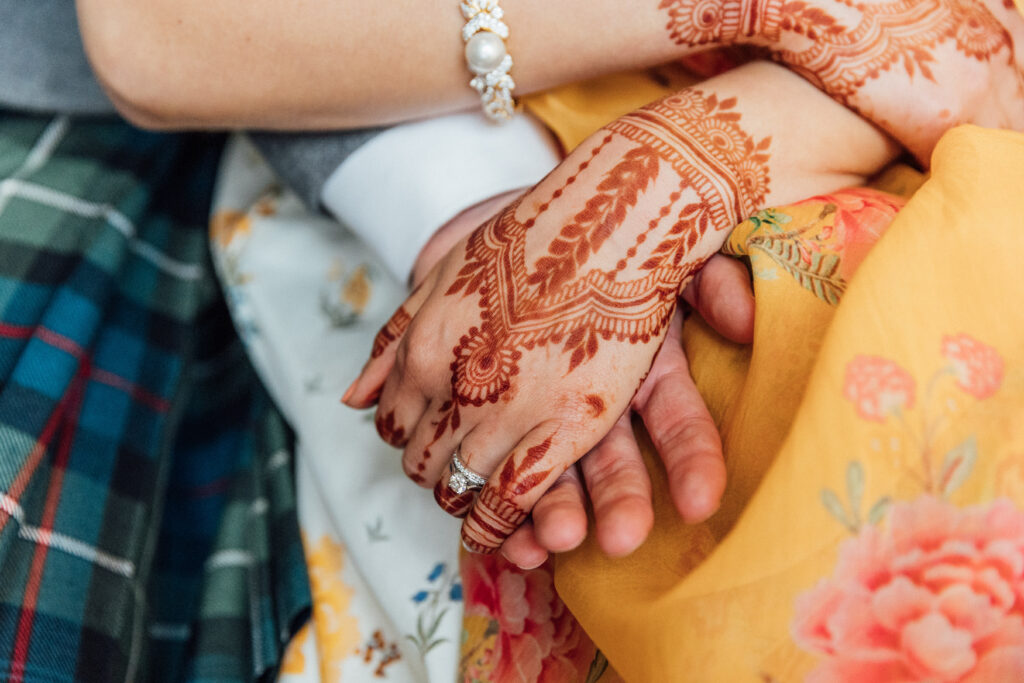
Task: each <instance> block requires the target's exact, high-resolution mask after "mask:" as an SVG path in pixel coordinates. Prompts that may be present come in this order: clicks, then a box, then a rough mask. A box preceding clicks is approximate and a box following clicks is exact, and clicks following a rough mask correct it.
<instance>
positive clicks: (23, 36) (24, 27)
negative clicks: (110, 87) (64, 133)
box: [0, 0, 131, 114]
mask: <svg viewBox="0 0 1024 683" xmlns="http://www.w3.org/2000/svg"><path fill="white" fill-rule="evenodd" d="M125 58H126V59H130V58H131V56H130V55H125ZM0 106H3V107H6V108H8V109H17V110H21V111H32V112H57V111H59V112H62V113H65V114H110V113H112V112H113V111H114V107H113V105H111V104H110V100H108V99H107V96H106V95H104V94H103V91H102V90H101V89H100V86H99V84H98V83H97V82H96V79H95V77H94V76H93V74H92V69H90V68H89V63H88V62H87V61H86V59H85V52H84V51H83V49H82V40H81V39H80V38H79V37H78V16H77V15H76V14H75V3H74V1H73V0H0Z"/></svg>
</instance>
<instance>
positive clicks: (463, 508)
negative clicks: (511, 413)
mask: <svg viewBox="0 0 1024 683" xmlns="http://www.w3.org/2000/svg"><path fill="white" fill-rule="evenodd" d="M514 427H515V419H514V418H510V419H507V420H503V421H501V422H499V423H493V422H492V423H488V424H480V425H476V426H475V427H473V428H472V429H471V430H469V431H468V432H466V434H465V436H463V437H462V439H461V440H460V441H459V442H457V443H453V445H452V446H451V452H452V454H454V453H455V451H456V449H457V450H458V453H459V460H460V461H461V462H462V464H463V466H464V467H466V468H467V469H469V470H470V471H471V472H474V473H475V474H478V475H480V476H482V477H484V478H485V479H486V478H488V477H489V476H490V475H491V473H493V472H494V470H495V468H496V467H497V466H498V464H499V463H500V462H501V461H502V460H503V459H504V457H505V455H506V454H507V453H508V452H509V451H510V450H512V448H513V447H514V446H515V445H516V442H517V441H518V434H521V433H522V431H512V429H514ZM443 465H447V467H444V469H443V470H441V471H440V473H439V475H438V479H437V485H436V486H435V487H434V500H436V501H437V504H438V505H439V506H441V509H442V510H444V511H445V512H447V513H448V514H450V515H453V516H455V517H465V515H466V513H467V512H469V507H470V505H472V502H473V496H472V495H469V496H468V498H467V496H466V494H460V493H458V492H456V491H454V490H452V489H451V488H450V487H449V482H450V480H451V478H452V471H451V459H450V458H449V459H448V460H447V461H446V462H444V463H441V462H435V463H434V465H433V466H430V467H426V468H424V469H423V470H420V472H421V473H422V474H423V475H424V476H431V475H432V473H433V471H434V470H433V467H436V466H443Z"/></svg>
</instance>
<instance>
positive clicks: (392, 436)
mask: <svg viewBox="0 0 1024 683" xmlns="http://www.w3.org/2000/svg"><path fill="white" fill-rule="evenodd" d="M374 424H375V425H376V427H377V433H378V434H379V435H380V438H381V439H383V440H384V442H385V443H387V444H388V445H391V446H394V447H395V448H402V447H403V446H405V444H406V443H407V442H408V441H409V435H408V434H406V433H405V427H402V426H400V425H397V424H395V411H393V410H392V411H391V412H389V413H388V414H387V415H381V414H380V412H379V411H378V412H377V415H376V417H375V418H374Z"/></svg>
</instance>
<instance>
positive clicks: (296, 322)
mask: <svg viewBox="0 0 1024 683" xmlns="http://www.w3.org/2000/svg"><path fill="white" fill-rule="evenodd" d="M211 242H212V245H213V256H214V262H215V264H216V267H217V271H218V274H219V276H220V278H221V282H222V285H223V287H224V291H225V294H226V298H227V300H228V305H229V308H230V309H231V313H232V316H233V317H234V320H235V324H236V327H237V328H238V330H239V333H240V334H241V336H242V338H243V340H244V342H245V345H246V347H247V349H248V352H249V354H250V356H251V358H252V360H253V362H254V364H255V365H256V369H257V371H258V372H259V373H260V375H261V377H262V378H263V380H264V382H265V383H266V385H267V386H268V388H269V390H270V392H271V393H272V395H273V396H274V398H275V399H276V401H277V402H278V404H279V406H280V408H281V410H282V411H283V413H284V414H285V416H286V417H287V419H288V420H289V422H290V424H291V425H292V427H293V429H294V430H295V433H296V437H297V444H296V451H297V454H298V456H297V462H296V469H297V472H296V479H297V486H298V501H299V521H300V525H301V527H302V533H303V537H304V542H305V545H306V556H307V562H308V564H309V571H310V580H311V585H312V589H313V594H314V602H315V608H314V614H313V618H312V619H311V621H310V623H309V625H307V626H306V627H305V628H304V629H303V631H302V632H301V633H300V634H299V636H298V638H297V639H296V640H295V642H293V644H292V646H291V648H290V650H289V653H288V656H287V657H286V661H285V663H284V666H283V668H282V671H281V674H280V680H282V681H285V682H286V683H300V682H303V681H321V680H322V681H339V680H344V681H354V682H359V681H370V680H373V681H379V680H389V681H399V682H403V681H412V682H420V681H424V682H427V681H445V682H448V681H452V680H453V679H454V677H455V675H456V673H455V672H456V668H457V659H458V653H459V640H460V637H461V633H462V586H461V585H460V583H459V581H460V580H459V575H458V538H459V537H458V520H455V519H452V518H449V517H448V516H446V515H445V514H444V513H442V512H441V511H440V510H439V509H438V508H437V506H436V504H435V503H434V500H433V496H432V494H431V492H430V491H428V490H425V489H418V488H416V487H415V486H413V485H411V484H410V482H409V480H408V479H407V478H406V477H405V475H404V474H403V473H402V470H401V464H400V453H399V452H398V451H397V450H395V449H393V448H391V447H389V446H387V445H385V444H384V443H383V442H382V441H381V440H380V438H379V437H378V436H377V433H376V430H375V428H374V424H373V419H372V418H373V414H372V411H366V412H357V411H353V410H351V409H348V408H346V407H345V406H343V405H342V404H341V403H340V397H341V395H342V393H343V391H344V389H345V388H346V386H347V385H348V383H349V382H350V381H351V380H352V379H354V378H355V376H356V375H357V374H358V372H359V369H360V368H361V366H362V364H363V362H364V361H365V359H366V358H367V357H368V353H369V350H370V347H371V344H372V341H373V337H374V335H375V334H376V332H377V330H378V329H379V328H380V327H381V325H383V323H384V322H385V320H386V319H387V317H388V316H389V315H390V313H391V312H392V311H393V310H394V308H396V307H397V305H398V304H399V303H401V301H402V300H403V299H404V296H405V294H404V292H405V290H404V287H403V286H402V285H401V284H400V283H398V282H396V281H395V280H394V278H392V277H391V276H390V275H388V274H387V271H386V270H385V268H384V267H383V266H382V265H381V264H380V262H379V260H378V259H377V258H376V257H375V256H374V255H373V254H371V253H370V252H369V250H368V249H367V248H366V247H365V246H364V245H363V244H362V243H361V242H360V241H359V240H358V239H356V238H355V237H354V236H353V235H352V234H351V233H350V232H349V231H347V230H346V229H345V228H344V227H343V226H341V225H340V224H338V223H336V222H334V221H331V220H329V219H327V218H324V217H322V216H318V215H313V214H311V213H310V212H309V211H307V210H306V209H305V208H304V206H303V205H302V204H301V202H300V201H299V199H298V198H297V197H296V196H295V195H293V194H292V193H291V192H289V191H287V190H285V189H283V188H282V187H281V186H280V185H279V183H278V182H277V180H276V178H275V176H274V174H273V172H272V171H271V170H270V168H269V167H268V166H267V165H266V163H265V162H264V161H263V160H262V158H261V157H260V156H259V154H258V152H257V151H256V150H255V148H254V147H253V146H252V145H251V144H250V143H249V142H248V141H247V140H246V139H245V138H244V137H242V136H236V137H234V138H233V139H232V140H231V142H230V144H229V145H228V148H227V150H226V153H225V156H224V160H223V162H222V167H221V172H220V176H219V180H218V186H217V191H216V195H215V200H214V213H213V218H212V225H211Z"/></svg>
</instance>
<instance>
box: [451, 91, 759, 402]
mask: <svg viewBox="0 0 1024 683" xmlns="http://www.w3.org/2000/svg"><path fill="white" fill-rule="evenodd" d="M735 105H736V100H735V99H728V100H724V101H721V102H720V101H719V100H718V99H717V97H716V96H715V95H710V96H707V97H705V96H704V95H703V94H702V93H700V92H699V91H696V90H687V91H683V92H682V93H680V94H678V95H675V96H673V97H670V98H667V99H665V100H662V101H661V102H658V103H656V104H654V105H651V106H649V107H647V108H645V109H642V110H640V111H638V112H636V113H634V114H631V115H629V116H626V117H623V118H622V119H619V120H618V121H616V122H614V123H612V124H610V125H609V126H608V127H607V128H606V131H608V132H607V135H606V136H605V138H604V140H603V141H602V142H601V144H600V145H599V146H598V147H597V149H596V150H595V153H594V154H593V155H592V157H591V158H593V157H596V156H597V154H598V153H599V152H600V150H601V148H602V147H604V146H605V145H606V144H608V143H609V142H610V141H611V139H612V138H613V136H615V135H620V136H622V137H624V138H626V139H628V140H631V141H633V142H635V143H637V146H636V147H634V148H633V149H631V150H629V151H628V152H627V153H626V154H625V156H624V157H623V159H622V161H620V162H619V163H618V164H616V165H615V166H614V167H613V168H612V170H610V171H609V172H608V173H607V174H605V176H604V178H603V179H602V180H601V182H600V183H599V184H598V186H597V191H598V193H597V194H596V195H595V196H594V197H592V198H591V199H590V200H589V201H588V202H587V204H586V206H585V208H584V209H583V210H582V211H580V212H579V213H577V214H576V215H575V216H574V219H573V221H571V222H570V223H568V224H567V225H565V226H564V227H563V228H562V229H561V231H560V232H559V234H558V235H557V236H556V237H555V239H554V240H552V241H551V243H550V244H549V246H548V249H547V252H548V253H547V254H546V255H544V256H542V257H541V258H539V259H537V261H536V263H535V264H534V266H533V269H532V270H528V269H527V267H526V262H525V261H526V259H525V255H524V251H525V243H526V234H527V232H528V231H529V230H530V229H531V228H532V227H533V226H534V224H535V223H536V221H537V219H538V218H539V217H540V216H541V214H543V213H545V212H546V211H547V210H548V209H549V207H550V202H546V203H544V204H541V205H540V207H539V208H538V210H537V213H536V214H535V215H533V216H531V217H530V218H528V219H526V220H525V221H521V220H519V219H517V218H516V215H517V212H518V209H519V203H518V202H517V203H516V204H513V205H512V206H510V207H509V208H508V209H506V210H505V211H504V212H502V213H501V214H499V215H498V216H497V217H496V218H494V219H493V220H492V221H491V222H490V223H489V224H487V225H486V226H485V227H484V229H482V230H479V231H477V232H476V233H474V234H473V236H472V237H471V238H470V240H469V243H468V244H467V246H466V264H465V265H464V266H463V268H462V269H461V270H460V271H459V274H458V277H457V278H456V280H455V281H454V282H453V283H452V285H451V286H450V287H449V288H448V290H447V292H446V294H447V295H449V296H452V295H462V296H473V295H477V296H479V305H480V309H481V314H480V318H481V322H480V325H479V326H474V327H472V328H470V329H469V330H468V332H467V334H465V335H463V336H462V337H461V338H460V340H459V344H458V345H457V346H456V347H455V349H454V356H455V359H454V360H453V362H452V365H451V370H452V376H453V384H452V389H453V399H454V400H453V404H452V406H451V409H452V410H455V409H457V407H458V406H460V405H461V406H466V405H473V406H481V405H484V404H485V403H495V402H497V400H498V398H499V397H500V396H501V395H502V394H504V393H505V392H507V391H508V390H509V389H510V388H511V387H512V384H513V380H514V378H515V376H516V375H517V374H518V372H519V368H518V365H517V361H518V360H519V359H520V358H521V356H522V350H531V349H533V348H534V347H536V346H544V345H546V344H549V343H550V344H561V345H562V351H563V352H564V353H567V354H569V362H568V367H567V370H568V372H572V371H573V370H574V369H576V368H577V367H578V366H579V365H580V364H582V363H584V362H585V361H586V360H588V359H590V358H593V357H594V355H596V353H597V351H598V348H599V346H600V342H601V341H602V340H604V341H608V340H612V339H614V340H615V341H619V342H628V343H631V344H638V343H643V344H646V343H648V342H650V341H651V340H652V339H654V338H657V337H658V336H659V335H660V333H661V332H662V331H663V330H664V329H665V326H666V325H667V324H668V321H669V319H670V318H671V315H672V311H673V310H674V308H675V303H676V296H677V295H678V293H679V291H680V288H681V285H682V284H683V283H684V282H685V281H686V280H687V278H688V277H689V275H690V274H691V273H692V272H693V271H694V270H696V268H697V267H698V266H699V264H697V263H693V262H690V261H688V260H686V258H685V257H686V256H687V254H689V253H690V252H691V251H692V249H693V248H694V247H695V246H696V245H697V243H698V242H699V241H700V239H701V238H702V237H703V236H704V234H705V233H706V232H707V230H708V229H709V227H711V226H715V227H716V228H717V229H719V230H722V229H725V228H729V227H732V226H733V225H734V224H735V223H736V221H737V220H738V219H739V218H740V217H742V216H746V215H747V214H748V213H750V212H752V211H753V210H754V207H756V206H758V205H759V204H760V203H761V202H763V201H764V197H765V196H766V194H767V192H768V182H769V174H768V167H767V161H768V153H767V149H768V146H769V145H770V142H771V139H770V138H765V139H763V140H761V141H760V142H759V143H755V141H754V140H753V139H751V138H750V137H749V136H748V135H746V133H744V132H743V130H742V129H741V128H740V127H739V125H738V121H739V119H740V115H739V114H738V113H735V112H734V111H732V110H733V108H734V107H735ZM589 163H590V162H589V161H585V162H583V163H582V164H581V165H580V171H583V170H585V169H586V167H587V166H588V165H589ZM663 163H667V164H669V165H670V166H671V167H672V168H673V170H674V171H675V172H676V173H677V174H678V176H679V177H680V179H681V189H690V190H692V191H693V192H694V193H695V194H696V201H693V202H689V203H687V204H685V205H684V206H683V207H682V209H681V210H680V211H679V213H678V216H677V218H676V220H675V222H674V223H673V224H672V225H671V226H670V227H669V228H668V229H667V230H666V229H662V230H661V231H660V232H659V233H657V236H658V238H659V240H660V241H658V242H657V243H656V246H655V247H654V248H653V249H651V248H648V249H647V250H646V254H645V255H644V257H643V258H642V260H641V259H638V255H639V254H641V246H642V245H643V244H644V243H645V242H646V241H647V236H648V234H653V233H654V232H655V231H656V230H657V229H658V228H659V227H661V226H662V219H664V218H665V217H666V216H668V215H669V214H670V213H671V211H672V208H673V206H674V205H675V204H676V203H678V202H679V200H680V198H681V196H682V192H681V191H677V192H675V193H673V194H672V195H671V197H670V202H669V204H668V205H666V206H665V207H663V208H662V209H661V211H660V213H659V215H658V216H657V217H655V218H653V219H652V220H651V221H650V223H649V225H648V229H647V230H646V231H644V232H642V233H640V234H639V235H638V236H637V237H636V244H635V245H634V246H632V247H630V248H629V250H628V251H627V252H626V254H625V256H626V258H624V259H621V260H619V261H618V263H617V264H616V266H615V268H614V269H612V270H602V269H601V268H593V269H591V270H589V271H588V272H586V273H581V271H582V269H583V267H584V266H585V265H586V264H587V262H588V261H589V260H590V258H591V256H592V255H593V254H595V253H596V252H597V251H598V250H599V249H600V248H601V246H602V245H603V244H604V242H605V240H607V239H608V238H609V237H610V236H611V235H612V234H613V233H614V232H615V231H616V230H617V229H618V228H619V227H620V226H621V225H622V223H623V222H624V220H625V218H626V213H627V210H628V209H629V208H630V207H632V206H634V205H635V204H636V202H637V198H638V196H639V194H641V193H642V192H643V191H644V190H646V189H647V188H648V187H649V186H650V185H651V184H652V182H653V181H654V180H655V179H656V178H657V176H658V174H659V173H660V172H661V166H662V164H663ZM576 178H577V176H571V177H570V178H569V179H568V180H567V182H566V185H567V186H568V185H571V184H572V183H573V182H575V180H576ZM561 196H562V189H559V190H556V191H555V192H554V194H553V196H552V201H555V200H557V199H558V198H559V197H561ZM630 266H632V271H634V272H632V273H631V275H630V276H626V275H625V271H627V269H628V268H630Z"/></svg>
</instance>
